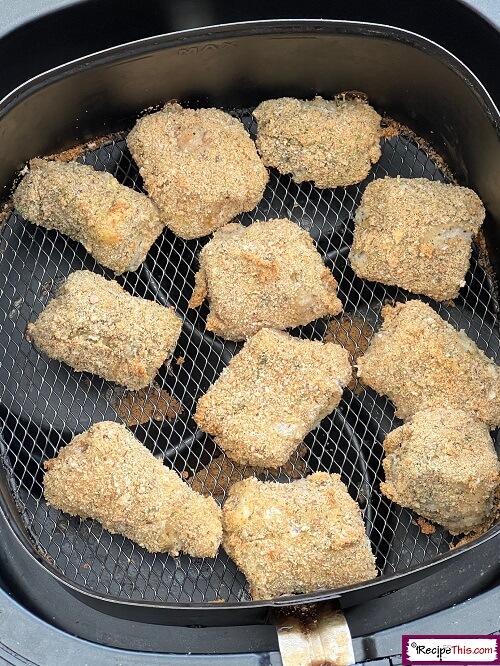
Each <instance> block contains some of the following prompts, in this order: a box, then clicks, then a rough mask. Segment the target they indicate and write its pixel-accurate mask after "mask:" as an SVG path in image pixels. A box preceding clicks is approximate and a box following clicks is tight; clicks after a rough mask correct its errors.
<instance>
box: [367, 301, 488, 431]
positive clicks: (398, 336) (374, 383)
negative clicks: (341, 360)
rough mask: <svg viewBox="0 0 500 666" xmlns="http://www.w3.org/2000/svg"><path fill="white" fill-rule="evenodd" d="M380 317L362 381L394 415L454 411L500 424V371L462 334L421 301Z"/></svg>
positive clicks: (387, 309)
mask: <svg viewBox="0 0 500 666" xmlns="http://www.w3.org/2000/svg"><path fill="white" fill-rule="evenodd" d="M382 315H383V317H384V323H383V324H382V328H381V329H380V331H379V332H378V333H377V334H375V336H374V338H373V340H372V343H371V345H370V347H369V349H368V351H367V352H366V353H365V355H364V356H362V357H361V358H359V359H358V376H359V377H360V379H361V381H362V382H364V383H365V384H368V386H371V387H372V388H373V389H375V390H376V391H378V392H379V393H382V394H383V395H386V396H387V397H388V398H389V399H390V400H392V402H393V403H394V404H395V405H396V407H397V411H396V416H399V417H400V418H402V419H407V418H409V417H410V416H412V415H413V414H415V413H416V412H419V411H421V410H424V409H435V408H437V407H451V408H453V409H463V410H465V411H468V412H471V413H472V414H474V415H475V416H476V418H478V419H479V420H480V421H484V423H486V424H488V425H489V426H490V428H494V427H495V426H497V425H500V368H498V366H496V365H495V363H494V362H493V361H492V360H491V359H489V358H488V357H487V356H486V355H485V354H484V353H483V352H482V351H481V350H480V349H478V347H477V346H476V345H475V344H474V342H473V341H472V340H471V339H470V338H468V337H467V335H465V333H464V332H463V331H456V330H455V329H454V328H453V326H451V325H450V324H448V323H447V322H445V321H444V320H443V319H441V317H440V316H439V315H438V314H436V313H435V312H434V310H433V309H432V308H431V307H429V306H428V305H426V304H425V303H422V302H421V301H408V303H397V304H396V305H395V306H394V307H390V306H386V307H385V308H383V310H382Z"/></svg>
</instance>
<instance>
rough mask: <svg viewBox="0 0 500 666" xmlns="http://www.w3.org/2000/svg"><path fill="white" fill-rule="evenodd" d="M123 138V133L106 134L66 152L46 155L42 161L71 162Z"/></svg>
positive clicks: (124, 134)
mask: <svg viewBox="0 0 500 666" xmlns="http://www.w3.org/2000/svg"><path fill="white" fill-rule="evenodd" d="M125 136H126V133H125V132H114V133H112V134H106V135H105V136H101V137H98V138H97V139H92V141H87V143H82V144H80V145H79V146H74V147H73V148H68V150H63V151H62V152H61V153H55V154H54V155H47V156H46V157H45V158H44V159H47V160H50V161H53V162H71V161H74V160H76V159H78V158H79V157H81V156H82V155H83V154H84V153H85V151H87V150H97V148H100V147H101V146H104V145H105V144H106V143H111V142H112V141H118V140H120V139H123V138H125Z"/></svg>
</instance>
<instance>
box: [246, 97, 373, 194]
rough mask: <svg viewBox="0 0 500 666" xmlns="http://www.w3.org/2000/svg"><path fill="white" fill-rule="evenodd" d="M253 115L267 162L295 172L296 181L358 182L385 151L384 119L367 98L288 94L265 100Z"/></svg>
mask: <svg viewBox="0 0 500 666" xmlns="http://www.w3.org/2000/svg"><path fill="white" fill-rule="evenodd" d="M253 115H254V116H255V118H256V119H257V123H258V130H257V139H256V143H257V149H258V151H259V153H260V155H261V157H262V159H263V160H264V164H265V165H266V166H272V167H276V168H277V169H278V171H279V172H280V173H284V174H285V173H291V174H292V178H293V180H294V181H295V182H296V183H302V182H304V181H308V180H312V181H314V184H315V185H316V187H339V186H342V187H346V186H347V185H354V184H355V183H359V182H361V181H362V180H364V179H365V178H366V176H367V175H368V173H369V171H370V169H371V165H372V164H373V163H374V162H377V160H378V159H379V158H380V155H381V150H380V133H381V130H380V121H381V117H380V116H379V114H378V113H377V112H376V111H375V110H374V109H372V107H371V106H370V105H369V104H367V103H366V102H364V101H363V100H361V99H350V100H347V99H344V98H343V97H342V96H339V97H337V98H336V99H334V100H326V99H322V98H321V97H315V98H314V99H313V100H311V101H306V100H300V99H293V98H292V97H282V98H280V99H269V100H267V101H265V102H262V103H261V104H259V106H258V107H257V108H256V109H255V111H254V112H253Z"/></svg>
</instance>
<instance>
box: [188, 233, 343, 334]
mask: <svg viewBox="0 0 500 666" xmlns="http://www.w3.org/2000/svg"><path fill="white" fill-rule="evenodd" d="M199 261H200V270H199V272H198V273H197V275H196V285H195V289H194V292H193V295H192V297H191V301H190V306H191V307H192V308H194V307H197V306H198V305H201V303H202V302H203V300H204V299H205V298H208V301H209V304H210V314H209V315H208V318H207V329H208V330H209V331H213V332H214V333H216V334H217V335H220V336H221V337H223V338H226V339H229V340H244V339H245V338H247V337H249V336H250V335H253V334H254V333H256V332H257V331H259V330H260V329H261V328H264V327H269V328H277V329H284V328H289V327H294V326H299V325H302V324H308V323H309V322H311V321H313V320H314V319H318V318H319V317H324V316H325V315H328V314H333V315H336V314H338V313H339V312H340V311H341V310H342V303H341V302H340V301H339V299H338V298H337V282H336V281H335V278H334V277H333V275H332V273H331V271H330V270H329V269H328V268H327V267H326V266H325V265H324V264H323V261H322V259H321V256H320V254H319V252H318V251H317V250H316V248H315V247H314V244H313V239H312V238H311V236H310V234H309V233H308V232H307V231H305V230H304V229H301V228H300V227H299V226H298V225H297V224H294V223H293V222H290V220H268V221H267V222H254V224H251V225H250V226H249V227H243V226H242V225H240V224H228V225H227V226H225V227H224V228H223V229H220V230H219V231H217V232H216V233H215V234H214V236H213V238H212V239H211V240H210V241H209V242H208V243H207V245H205V247H204V248H203V250H202V251H201V252H200V257H199Z"/></svg>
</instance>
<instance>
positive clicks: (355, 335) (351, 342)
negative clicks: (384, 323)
mask: <svg viewBox="0 0 500 666" xmlns="http://www.w3.org/2000/svg"><path fill="white" fill-rule="evenodd" d="M372 336H373V327H372V326H371V324H369V323H368V322H366V321H364V320H363V319H362V318H361V317H355V316H354V315H349V314H344V315H342V316H341V317H340V318H338V319H331V320H330V321H329V322H328V328H327V331H326V335H325V342H335V343H337V344H338V345H340V346H341V347H343V348H344V349H345V350H346V351H348V352H349V361H350V362H351V364H355V363H356V361H357V359H358V358H359V357H360V356H362V355H363V354H364V353H365V351H366V350H367V349H368V347H369V346H370V340H371V338H372ZM361 387H362V382H361V381H360V380H359V379H357V378H356V377H354V378H353V379H352V380H351V381H350V382H349V384H348V385H347V388H350V389H357V390H360V389H361Z"/></svg>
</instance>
